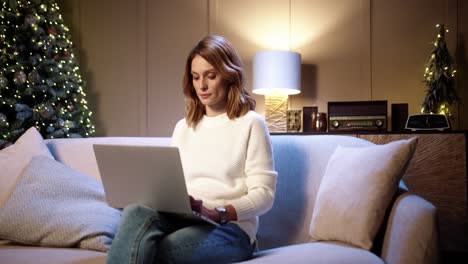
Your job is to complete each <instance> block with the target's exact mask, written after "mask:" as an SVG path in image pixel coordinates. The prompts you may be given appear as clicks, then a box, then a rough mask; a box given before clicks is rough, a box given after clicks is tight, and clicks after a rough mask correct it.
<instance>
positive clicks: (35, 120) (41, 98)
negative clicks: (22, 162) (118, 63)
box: [0, 0, 95, 148]
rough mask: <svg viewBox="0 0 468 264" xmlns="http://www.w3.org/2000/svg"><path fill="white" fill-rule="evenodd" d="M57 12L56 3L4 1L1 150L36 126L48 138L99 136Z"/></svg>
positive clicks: (0, 59)
mask: <svg viewBox="0 0 468 264" xmlns="http://www.w3.org/2000/svg"><path fill="white" fill-rule="evenodd" d="M59 10H60V9H59V6H58V5H57V3H56V1H55V0H1V10H0V148H1V147H5V146H7V145H9V144H11V143H13V142H14V141H15V140H16V139H18V138H19V137H20V136H21V134H22V133H23V132H25V131H26V130H27V129H28V128H30V127H32V126H35V127H36V128H37V129H38V130H39V131H40V133H41V134H42V136H43V137H44V138H62V137H87V136H89V135H91V134H93V133H94V131H95V129H94V125H93V124H92V121H91V120H90V117H91V114H92V112H91V111H90V110H89V109H88V106H87V101H86V94H85V93H84V91H83V86H84V81H83V79H82V78H81V75H80V73H79V67H78V65H77V62H76V60H75V57H74V55H73V49H72V46H73V44H72V42H71V41H70V33H69V29H68V27H66V26H65V25H64V22H63V19H62V15H61V14H60V13H59Z"/></svg>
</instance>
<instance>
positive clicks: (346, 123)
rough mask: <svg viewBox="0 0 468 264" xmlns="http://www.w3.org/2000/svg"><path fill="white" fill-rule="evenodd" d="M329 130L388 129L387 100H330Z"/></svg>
mask: <svg viewBox="0 0 468 264" xmlns="http://www.w3.org/2000/svg"><path fill="white" fill-rule="evenodd" d="M328 131H329V132H340V131H343V132H345V131H346V132H348V131H378V132H380V131H387V101H353V102H328Z"/></svg>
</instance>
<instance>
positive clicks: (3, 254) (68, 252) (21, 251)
mask: <svg viewBox="0 0 468 264" xmlns="http://www.w3.org/2000/svg"><path fill="white" fill-rule="evenodd" d="M0 262H1V263H2V264H18V263H21V264H105V263H106V254H105V253H103V252H97V251H91V250H83V249H77V248H48V247H25V246H18V245H16V246H15V245H9V246H0Z"/></svg>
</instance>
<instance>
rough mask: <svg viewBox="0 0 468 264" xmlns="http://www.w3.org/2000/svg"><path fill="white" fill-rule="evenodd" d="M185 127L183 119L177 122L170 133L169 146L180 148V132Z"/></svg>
mask: <svg viewBox="0 0 468 264" xmlns="http://www.w3.org/2000/svg"><path fill="white" fill-rule="evenodd" d="M184 127H185V119H181V120H179V122H177V124H176V125H175V127H174V131H172V137H171V146H176V147H179V146H180V137H181V136H182V130H183V128H184Z"/></svg>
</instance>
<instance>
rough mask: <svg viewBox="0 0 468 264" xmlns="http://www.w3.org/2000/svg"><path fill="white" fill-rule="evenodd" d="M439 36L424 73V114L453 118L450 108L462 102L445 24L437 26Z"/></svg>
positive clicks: (422, 110)
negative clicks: (457, 87) (446, 40)
mask: <svg viewBox="0 0 468 264" xmlns="http://www.w3.org/2000/svg"><path fill="white" fill-rule="evenodd" d="M436 27H437V29H438V34H437V37H436V40H435V42H434V49H433V50H432V52H431V55H430V57H429V62H428V63H427V66H426V68H425V71H424V82H425V84H426V92H427V94H426V96H425V98H424V101H423V103H422V109H421V112H422V113H434V114H444V115H446V116H447V117H450V116H451V112H450V106H451V105H453V104H454V103H457V102H459V101H460V97H458V94H457V91H456V89H455V80H454V77H455V73H456V70H454V66H453V63H452V57H451V56H450V54H449V51H448V49H447V44H446V42H445V33H446V32H448V30H446V29H445V27H444V25H443V24H438V25H437V26H436Z"/></svg>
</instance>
